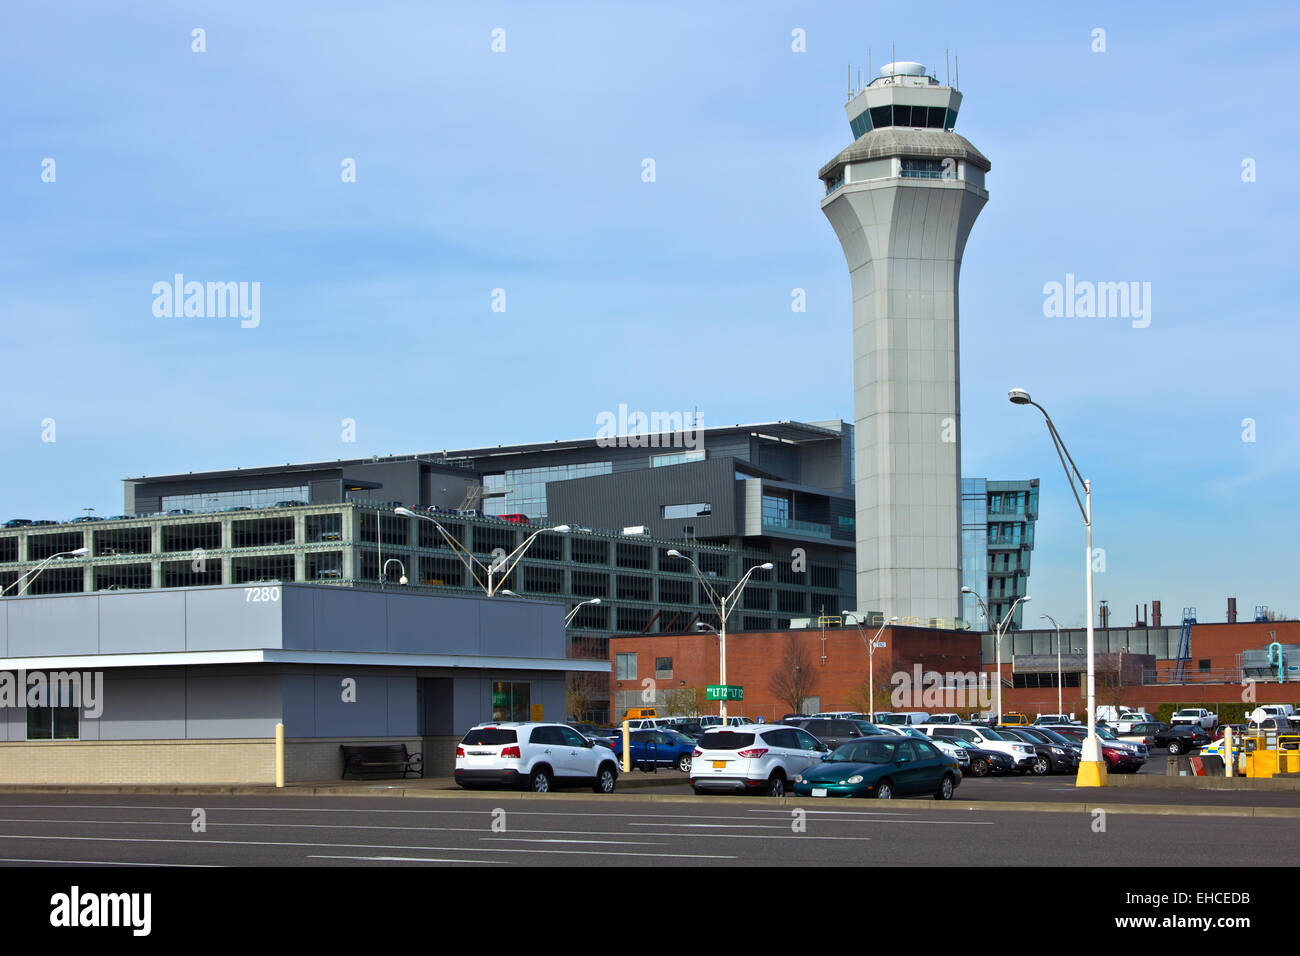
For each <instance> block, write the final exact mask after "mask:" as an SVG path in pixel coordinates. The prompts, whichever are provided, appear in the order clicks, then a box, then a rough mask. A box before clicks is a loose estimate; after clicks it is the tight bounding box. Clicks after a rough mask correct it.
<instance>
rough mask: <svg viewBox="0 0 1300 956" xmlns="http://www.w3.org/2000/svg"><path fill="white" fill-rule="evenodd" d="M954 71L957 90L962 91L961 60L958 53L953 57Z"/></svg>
mask: <svg viewBox="0 0 1300 956" xmlns="http://www.w3.org/2000/svg"><path fill="white" fill-rule="evenodd" d="M952 70H953V74H954V75H955V76H956V78H957V89H959V90H960V89H961V58H960V57H958V56H957V54H956V53H954V54H953V55H952Z"/></svg>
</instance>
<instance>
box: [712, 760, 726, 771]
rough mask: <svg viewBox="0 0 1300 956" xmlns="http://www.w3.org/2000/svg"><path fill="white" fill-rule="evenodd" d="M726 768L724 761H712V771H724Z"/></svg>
mask: <svg viewBox="0 0 1300 956" xmlns="http://www.w3.org/2000/svg"><path fill="white" fill-rule="evenodd" d="M726 767H727V761H725V760H715V761H713V769H714V770H725V769H726Z"/></svg>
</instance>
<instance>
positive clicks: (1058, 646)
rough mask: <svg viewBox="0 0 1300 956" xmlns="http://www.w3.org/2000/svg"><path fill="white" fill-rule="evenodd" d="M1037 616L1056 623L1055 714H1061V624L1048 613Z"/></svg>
mask: <svg viewBox="0 0 1300 956" xmlns="http://www.w3.org/2000/svg"><path fill="white" fill-rule="evenodd" d="M1038 616H1039V617H1040V618H1046V619H1047V620H1049V621H1051V622H1052V623H1053V624H1055V625H1056V713H1057V716H1061V715H1062V711H1061V625H1060V624H1058V623H1057V621H1056V618H1054V617H1052V615H1050V614H1040V615H1038Z"/></svg>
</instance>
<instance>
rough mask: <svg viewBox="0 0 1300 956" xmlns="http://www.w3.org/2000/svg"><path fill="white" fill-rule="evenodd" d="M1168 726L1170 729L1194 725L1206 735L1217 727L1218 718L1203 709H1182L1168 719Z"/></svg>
mask: <svg viewBox="0 0 1300 956" xmlns="http://www.w3.org/2000/svg"><path fill="white" fill-rule="evenodd" d="M1169 724H1170V726H1172V727H1177V726H1178V725H1179V724H1195V725H1197V726H1199V727H1201V728H1202V729H1203V730H1204V731H1205V732H1206V733H1208V734H1213V733H1214V728H1216V727H1218V726H1219V718H1218V717H1216V716H1215V715H1214V714H1212V713H1210V712H1209V711H1208V710H1206V709H1205V708H1204V707H1184V708H1183V709H1182V710H1180V711H1178V713H1176V714H1174V716H1173V717H1171V718H1169Z"/></svg>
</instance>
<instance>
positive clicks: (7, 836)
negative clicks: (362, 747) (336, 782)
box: [0, 833, 736, 860]
mask: <svg viewBox="0 0 1300 956" xmlns="http://www.w3.org/2000/svg"><path fill="white" fill-rule="evenodd" d="M0 840H71V841H73V842H84V843H180V844H185V845H188V846H194V845H197V844H210V845H214V846H306V847H322V848H323V847H329V848H331V849H337V850H429V851H439V850H441V851H447V852H451V853H553V854H557V855H563V856H575V855H577V856H582V855H588V856H652V857H662V856H663V854H662V853H623V852H619V851H617V850H522V849H521V850H513V849H510V848H509V847H505V848H502V849H500V850H494V849H488V848H487V847H463V846H389V845H387V844H384V843H303V842H299V841H294V840H284V841H273V840H171V839H164V838H162V837H90V836H53V835H41V834H23V833H0ZM673 857H674V858H675V859H684V860H734V859H736V857H734V856H721V855H718V854H712V853H673Z"/></svg>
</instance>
